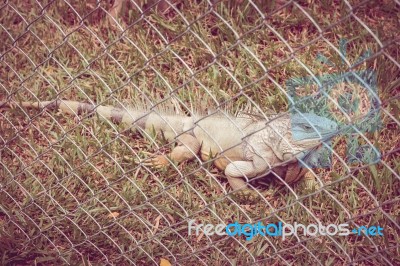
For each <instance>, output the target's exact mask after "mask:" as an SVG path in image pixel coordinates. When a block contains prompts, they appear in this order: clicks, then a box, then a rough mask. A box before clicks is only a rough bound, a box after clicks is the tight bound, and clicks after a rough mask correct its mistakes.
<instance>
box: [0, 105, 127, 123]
mask: <svg viewBox="0 0 400 266" xmlns="http://www.w3.org/2000/svg"><path fill="white" fill-rule="evenodd" d="M16 105H17V106H22V107H25V108H32V109H47V110H50V111H61V112H62V113H66V114H73V115H87V116H90V115H94V114H98V115H99V116H100V117H102V118H104V119H108V120H111V121H112V122H113V123H115V124H119V123H121V122H123V123H129V122H131V123H132V122H133V121H134V118H133V117H130V118H129V114H127V113H128V112H127V110H124V109H122V108H117V107H113V106H102V105H95V104H90V103H84V102H77V101H67V100H54V101H43V102H19V103H18V104H17V103H15V104H11V103H9V102H4V103H1V102H0V108H12V107H13V106H16ZM124 118H125V119H124ZM124 120H128V121H124Z"/></svg>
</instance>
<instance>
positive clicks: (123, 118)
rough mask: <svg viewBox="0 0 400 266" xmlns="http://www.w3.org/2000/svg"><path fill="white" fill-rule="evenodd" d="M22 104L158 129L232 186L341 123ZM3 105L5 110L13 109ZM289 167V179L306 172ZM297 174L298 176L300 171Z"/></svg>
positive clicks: (162, 162)
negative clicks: (210, 165)
mask: <svg viewBox="0 0 400 266" xmlns="http://www.w3.org/2000/svg"><path fill="white" fill-rule="evenodd" d="M19 105H20V106H23V107H26V108H36V109H42V108H45V109H51V110H61V111H62V112H64V113H69V114H73V115H81V114H86V115H88V114H93V113H97V114H98V115H99V117H101V118H104V119H108V120H110V121H112V122H113V123H116V124H118V123H125V124H131V125H133V126H134V128H138V129H140V130H141V131H144V132H147V133H150V132H152V131H154V130H155V131H156V132H158V133H162V135H163V136H164V137H165V138H166V139H167V140H169V141H176V142H177V144H178V145H177V146H176V147H175V148H174V149H173V150H172V151H171V153H169V154H168V156H169V158H170V159H171V160H173V161H174V162H176V163H180V162H183V161H186V160H191V159H194V158H196V156H198V155H200V157H201V159H202V160H203V161H208V160H213V163H214V164H215V166H216V167H217V168H219V169H220V170H223V171H225V175H226V177H227V179H228V182H229V184H230V186H231V187H232V189H233V190H240V189H243V188H246V186H247V185H246V181H245V180H248V179H250V178H253V177H256V176H259V175H262V174H263V173H265V172H267V171H268V170H269V169H272V168H273V167H274V166H276V165H280V164H282V163H283V162H284V163H288V164H289V165H290V164H292V163H293V162H295V161H296V159H298V158H302V157H303V156H304V152H305V151H307V150H308V149H311V148H314V147H316V146H317V145H319V144H320V143H321V140H322V139H323V138H326V137H329V136H331V135H332V134H333V133H334V132H335V131H336V130H337V124H336V123H335V122H333V121H331V120H329V119H327V118H323V117H320V116H317V115H314V114H311V113H304V114H295V115H289V114H282V115H277V116H276V117H274V118H272V119H270V120H268V121H266V120H261V119H258V120H255V119H252V118H249V117H233V116H229V115H226V114H225V113H224V112H222V111H218V112H216V113H214V114H212V115H208V116H203V117H199V116H193V117H186V116H177V115H172V114H161V113H160V112H157V111H155V110H152V111H141V110H131V109H123V108H116V107H110V106H96V105H92V104H88V103H81V102H75V101H64V100H57V101H44V102H36V103H32V102H22V103H19ZM10 106H11V104H9V103H2V104H1V103H0V108H4V107H10ZM168 163H169V161H168V160H167V159H166V158H165V156H163V155H160V156H156V157H154V158H153V159H150V160H148V161H146V162H144V164H146V165H152V166H155V167H164V166H166V165H168ZM296 167H297V166H289V168H288V169H289V176H288V180H296V179H297V178H295V177H297V176H299V175H301V174H304V173H303V171H298V170H296ZM291 172H293V173H291ZM296 172H297V174H296Z"/></svg>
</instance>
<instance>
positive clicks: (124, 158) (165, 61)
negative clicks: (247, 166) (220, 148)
mask: <svg viewBox="0 0 400 266" xmlns="http://www.w3.org/2000/svg"><path fill="white" fill-rule="evenodd" d="M398 12H399V2H398V1H343V2H341V1H321V2H315V1H251V0H236V1H201V0H200V1H179V0H168V1H167V0H165V1H164V0H162V1H138V0H137V1H133V0H131V1H128V0H122V1H118V0H115V1H66V0H59V1H19V0H16V1H4V2H3V3H1V4H0V36H1V45H0V91H1V93H0V103H2V105H3V106H2V107H0V108H1V109H0V228H1V230H0V237H1V243H0V247H1V248H0V250H1V255H2V256H1V259H2V264H33V263H39V264H40V263H41V264H56V263H63V264H84V263H88V264H89V263H93V264H122V265H125V264H134V265H150V264H160V259H166V260H168V261H170V262H171V263H173V264H176V265H182V264H183V265H198V264H204V265H210V264H215V265H247V264H260V265H267V264H273V265H281V264H282V265H285V264H288V265H289V264H290V265H292V264H293V265H303V264H320V265H343V264H355V265H372V264H374V265H375V264H388V265H398V264H400V256H399V249H400V245H399V232H400V225H399V224H400V223H399V220H398V219H399V211H400V208H399V200H400V197H399V191H400V187H399V181H400V177H399V166H400V164H399V159H398V154H399V147H400V145H399V143H400V142H399V112H400V109H399V84H400V79H399V77H400V75H399V74H400V60H399V50H398V45H399V40H400V39H399V37H398V35H399V30H398V29H399V28H400V27H399V26H400V25H399V18H398ZM349 75H350V76H351V77H350V78H349ZM343 84H344V85H343ZM321 87H323V88H329V89H327V90H325V91H324V90H321ZM62 99H65V100H73V101H79V102H86V103H90V104H92V105H93V106H92V108H93V109H97V108H98V107H99V106H103V105H110V106H117V107H119V108H120V110H130V109H131V108H134V109H136V108H137V106H138V105H139V106H140V107H141V108H143V109H145V110H144V111H143V117H146V116H148V115H149V114H154V113H155V114H159V115H160V116H161V118H162V119H163V120H164V122H165V123H167V124H168V123H169V120H168V118H166V116H165V115H166V114H165V113H168V114H173V115H179V116H193V115H194V114H197V113H200V114H201V118H199V120H197V122H196V123H199V121H201V119H203V118H204V117H209V116H212V115H213V114H215V113H219V114H222V116H223V117H231V116H229V115H228V114H227V113H231V114H236V115H239V116H240V115H243V112H244V111H243V110H242V109H244V110H245V111H246V112H247V111H248V110H251V111H252V112H254V113H256V114H257V117H261V119H265V120H266V121H267V120H268V119H270V117H271V115H272V114H276V113H279V114H281V113H287V112H289V113H297V112H315V113H318V114H321V115H323V116H328V117H330V118H332V119H336V121H339V122H340V123H341V124H342V125H348V128H350V129H352V131H351V132H350V133H349V132H348V133H346V134H344V133H343V134H341V135H339V136H337V137H335V138H334V139H333V140H332V141H331V143H330V144H327V145H325V149H326V150H327V151H328V153H329V154H330V157H331V158H330V160H329V163H328V165H327V166H328V167H316V168H315V167H314V168H311V167H310V166H309V165H308V166H307V165H306V163H307V162H302V161H301V162H300V163H299V167H304V166H305V167H307V168H311V169H309V171H310V172H311V173H312V176H313V177H314V178H315V180H316V181H315V182H317V186H316V187H315V188H313V189H311V190H309V189H306V188H305V186H304V184H303V183H302V181H299V182H297V183H295V184H287V182H285V177H284V176H283V175H284V174H285V173H286V170H287V169H286V168H285V167H287V166H285V163H287V162H284V164H283V166H282V167H280V168H279V167H278V168H274V169H272V171H270V172H269V174H268V175H267V176H258V177H257V178H255V179H253V182H252V183H251V186H252V187H253V189H254V191H262V193H258V198H257V199H256V200H254V201H249V202H242V201H239V200H237V197H235V196H237V195H236V192H232V189H231V188H230V186H229V184H228V182H227V181H226V178H225V177H224V172H223V171H220V170H218V169H217V168H216V167H215V166H213V165H212V163H213V160H211V159H210V160H204V158H203V159H202V158H201V156H199V155H197V156H196V157H195V160H192V161H190V162H183V163H181V164H174V163H173V162H171V164H170V165H169V166H168V167H164V168H161V169H157V168H154V167H151V166H147V165H145V164H144V163H143V162H145V161H146V159H148V158H154V154H156V155H157V154H158V155H160V154H168V151H170V150H171V148H172V147H173V146H174V145H175V144H174V143H172V142H171V141H168V140H166V139H165V138H163V137H162V136H161V137H160V138H158V139H157V140H153V138H152V132H143V131H140V130H139V132H138V131H135V130H131V129H133V126H132V125H116V124H115V123H113V121H107V120H104V119H101V118H102V117H101V115H97V117H96V116H95V117H93V116H91V114H87V113H86V114H74V113H73V114H63V113H59V112H57V111H56V110H55V111H54V110H53V111H52V110H47V109H45V108H37V109H36V110H32V109H28V108H25V107H23V106H22V104H21V103H22V102H25V101H29V102H38V101H51V102H53V103H54V102H57V101H60V100H62ZM6 105H7V108H4V107H5V106H6ZM371 110H372V111H371ZM371 114H372V115H371ZM253 115H254V114H253ZM360 117H362V118H360ZM96 118H100V119H96ZM257 119H260V118H257ZM357 119H358V120H357ZM139 120H140V119H139ZM359 121H362V123H361V124H357V123H358V122H359ZM233 123H234V121H233ZM213 128H214V129H212V130H210V131H213V130H215V131H214V132H207V133H208V134H209V135H210V136H211V137H213V136H215V135H216V134H220V133H219V132H221V131H228V130H227V129H226V128H224V126H223V124H221V123H219V124H215V126H214V127H213ZM226 137H227V139H229V132H226ZM271 145H273V144H271ZM368 152H369V153H368ZM321 156H322V155H321ZM167 159H168V158H167ZM286 181H287V180H286ZM265 191H267V192H268V193H264V192H265ZM192 220H195V221H196V224H201V223H202V224H215V225H216V224H219V223H223V224H228V223H234V222H239V223H242V224H246V223H249V224H256V223H258V222H264V223H278V222H283V223H292V224H293V223H294V222H298V223H302V224H305V225H307V224H311V223H314V224H337V225H338V224H343V223H347V224H349V225H350V227H351V228H359V227H360V226H374V225H376V226H378V225H379V226H380V227H382V228H383V230H384V234H383V236H373V235H365V234H361V235H357V234H352V235H349V236H339V235H320V234H318V235H314V236H305V235H302V234H299V235H297V236H291V237H288V238H287V239H285V240H282V238H279V237H271V236H264V237H262V236H257V237H254V238H253V239H252V240H250V241H247V240H246V239H245V237H244V236H234V237H230V236H226V235H224V236H219V235H212V236H211V235H207V233H206V232H204V230H203V231H200V232H199V234H198V235H189V233H188V228H189V226H188V223H189V222H190V221H192Z"/></svg>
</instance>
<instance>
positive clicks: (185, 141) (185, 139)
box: [143, 134, 201, 168]
mask: <svg viewBox="0 0 400 266" xmlns="http://www.w3.org/2000/svg"><path fill="white" fill-rule="evenodd" d="M177 142H178V145H177V146H176V147H175V148H173V149H172V151H171V153H169V154H168V155H157V156H155V157H153V158H151V159H148V160H146V161H145V162H144V163H143V164H144V165H146V166H152V167H156V168H162V167H165V166H167V165H168V164H169V163H170V162H169V160H168V158H167V157H169V158H170V159H171V160H172V161H173V162H175V163H181V162H183V161H187V160H191V159H193V158H195V157H196V154H198V153H199V151H200V147H201V144H200V142H199V141H198V140H197V139H196V138H195V137H194V136H192V135H190V134H182V135H180V136H179V137H178V138H177Z"/></svg>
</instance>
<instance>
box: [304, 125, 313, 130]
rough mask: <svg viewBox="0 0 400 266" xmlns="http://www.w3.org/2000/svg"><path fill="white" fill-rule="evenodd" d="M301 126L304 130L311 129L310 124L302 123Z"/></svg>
mask: <svg viewBox="0 0 400 266" xmlns="http://www.w3.org/2000/svg"><path fill="white" fill-rule="evenodd" d="M303 128H304V129H305V130H311V126H310V125H303Z"/></svg>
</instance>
